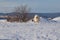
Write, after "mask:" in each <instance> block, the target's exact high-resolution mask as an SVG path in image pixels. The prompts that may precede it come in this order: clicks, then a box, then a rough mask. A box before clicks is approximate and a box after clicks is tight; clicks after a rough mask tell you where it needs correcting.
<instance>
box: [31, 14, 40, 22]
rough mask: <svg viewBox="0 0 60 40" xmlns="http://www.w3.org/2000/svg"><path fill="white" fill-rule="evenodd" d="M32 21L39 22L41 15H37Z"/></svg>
mask: <svg viewBox="0 0 60 40" xmlns="http://www.w3.org/2000/svg"><path fill="white" fill-rule="evenodd" d="M32 21H33V22H35V23H38V22H39V21H40V17H39V16H38V15H35V16H34V18H33V19H32Z"/></svg>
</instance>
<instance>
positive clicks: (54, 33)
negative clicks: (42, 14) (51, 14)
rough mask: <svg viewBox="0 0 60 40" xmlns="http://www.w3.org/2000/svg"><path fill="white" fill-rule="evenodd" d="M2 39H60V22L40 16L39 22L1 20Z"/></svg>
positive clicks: (0, 36)
mask: <svg viewBox="0 0 60 40" xmlns="http://www.w3.org/2000/svg"><path fill="white" fill-rule="evenodd" d="M0 39H9V40H60V22H56V21H53V20H48V19H44V18H40V22H39V23H38V24H36V23H34V22H32V21H29V22H26V23H16V22H14V23H10V22H6V20H5V21H4V20H3V21H2V20H1V21H0Z"/></svg>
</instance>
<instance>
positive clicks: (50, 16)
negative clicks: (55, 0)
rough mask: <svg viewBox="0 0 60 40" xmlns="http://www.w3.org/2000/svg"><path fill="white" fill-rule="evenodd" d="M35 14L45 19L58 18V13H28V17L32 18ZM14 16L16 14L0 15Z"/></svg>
mask: <svg viewBox="0 0 60 40" xmlns="http://www.w3.org/2000/svg"><path fill="white" fill-rule="evenodd" d="M35 14H37V15H39V16H40V17H45V18H54V17H59V16H60V13H28V16H29V17H33V16H34V15H35ZM1 15H2V16H6V15H8V16H14V15H16V13H14V12H13V13H0V16H1Z"/></svg>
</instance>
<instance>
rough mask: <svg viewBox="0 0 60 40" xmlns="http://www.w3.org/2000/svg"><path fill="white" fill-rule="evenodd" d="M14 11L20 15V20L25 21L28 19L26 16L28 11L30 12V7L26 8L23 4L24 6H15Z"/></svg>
mask: <svg viewBox="0 0 60 40" xmlns="http://www.w3.org/2000/svg"><path fill="white" fill-rule="evenodd" d="M15 12H16V13H17V16H19V17H20V20H21V21H22V22H25V21H27V20H28V18H27V16H28V13H29V12H30V8H28V7H27V5H24V6H23V5H21V6H20V7H16V8H15ZM19 14H20V15H19Z"/></svg>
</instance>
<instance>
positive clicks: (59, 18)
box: [52, 17, 60, 21]
mask: <svg viewBox="0 0 60 40" xmlns="http://www.w3.org/2000/svg"><path fill="white" fill-rule="evenodd" d="M52 20H55V21H60V17H56V18H54V19H52Z"/></svg>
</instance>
